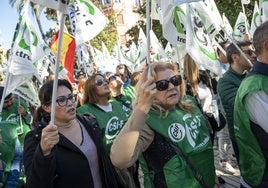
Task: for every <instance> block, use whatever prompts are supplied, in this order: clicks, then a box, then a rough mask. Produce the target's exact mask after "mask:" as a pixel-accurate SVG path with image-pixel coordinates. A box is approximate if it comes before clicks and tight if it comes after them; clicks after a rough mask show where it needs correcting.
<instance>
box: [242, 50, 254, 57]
mask: <svg viewBox="0 0 268 188" xmlns="http://www.w3.org/2000/svg"><path fill="white" fill-rule="evenodd" d="M243 52H244V53H245V54H248V55H249V56H252V55H253V54H254V55H255V54H256V53H255V51H254V50H250V49H248V50H243Z"/></svg>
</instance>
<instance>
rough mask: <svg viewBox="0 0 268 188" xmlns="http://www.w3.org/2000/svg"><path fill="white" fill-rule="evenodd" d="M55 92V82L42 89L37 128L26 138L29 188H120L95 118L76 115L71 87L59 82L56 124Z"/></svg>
mask: <svg viewBox="0 0 268 188" xmlns="http://www.w3.org/2000/svg"><path fill="white" fill-rule="evenodd" d="M52 92H53V80H52V81H49V82H47V83H45V84H44V85H43V86H42V87H41V89H40V90H39V99H40V103H41V105H40V106H39V107H38V109H37V111H36V112H35V121H34V122H35V125H34V127H35V128H34V129H33V130H32V131H31V132H29V133H28V134H27V136H26V138H25V143H24V153H23V162H24V166H25V173H26V187H27V188H36V187H38V188H57V187H58V188H62V187H64V188H73V187H79V188H88V187H99V188H103V187H120V186H119V185H118V183H117V175H116V173H115V169H114V167H113V165H112V164H111V161H110V158H109V156H108V154H107V153H106V151H105V148H104V145H103V143H102V138H101V131H100V129H99V127H98V125H97V122H96V120H95V118H93V117H92V116H78V115H77V114H76V108H75V106H76V98H75V95H74V94H73V92H72V85H71V84H70V83H69V82H68V81H67V80H58V88H57V97H56V106H55V121H54V124H52V123H51V122H50V119H51V117H50V113H51V103H52V101H51V100H52Z"/></svg>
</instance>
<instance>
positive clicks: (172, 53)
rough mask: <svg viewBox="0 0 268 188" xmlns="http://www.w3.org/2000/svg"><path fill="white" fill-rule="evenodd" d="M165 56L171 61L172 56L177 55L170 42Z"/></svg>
mask: <svg viewBox="0 0 268 188" xmlns="http://www.w3.org/2000/svg"><path fill="white" fill-rule="evenodd" d="M165 54H166V56H167V57H168V59H169V60H171V59H172V56H174V54H175V49H174V48H172V47H171V45H170V43H169V42H168V43H167V45H166V47H165Z"/></svg>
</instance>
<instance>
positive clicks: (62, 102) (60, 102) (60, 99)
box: [56, 94, 76, 106]
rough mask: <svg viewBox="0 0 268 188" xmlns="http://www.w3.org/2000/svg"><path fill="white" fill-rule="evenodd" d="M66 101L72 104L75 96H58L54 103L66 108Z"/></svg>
mask: <svg viewBox="0 0 268 188" xmlns="http://www.w3.org/2000/svg"><path fill="white" fill-rule="evenodd" d="M68 101H71V102H72V103H74V102H75V101H76V95H74V94H70V95H68V96H67V97H66V96H60V97H58V98H57V99H56V102H57V103H58V105H59V106H67V104H68Z"/></svg>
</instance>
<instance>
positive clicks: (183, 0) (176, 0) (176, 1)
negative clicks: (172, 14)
mask: <svg viewBox="0 0 268 188" xmlns="http://www.w3.org/2000/svg"><path fill="white" fill-rule="evenodd" d="M198 1H202V0H174V5H180V4H183V3H192V2H198Z"/></svg>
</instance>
